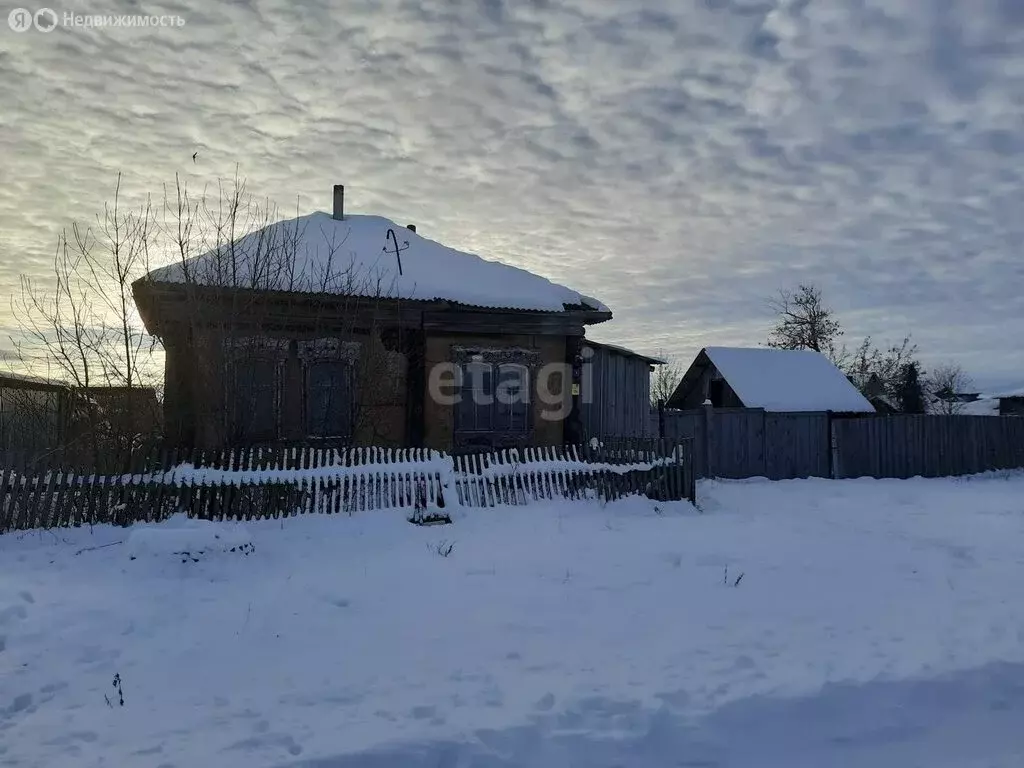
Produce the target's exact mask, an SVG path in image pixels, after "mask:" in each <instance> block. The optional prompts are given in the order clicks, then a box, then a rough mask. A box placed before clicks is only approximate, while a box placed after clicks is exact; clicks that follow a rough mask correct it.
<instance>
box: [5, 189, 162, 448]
mask: <svg viewBox="0 0 1024 768" xmlns="http://www.w3.org/2000/svg"><path fill="white" fill-rule="evenodd" d="M120 189H121V177H120V175H118V179H117V184H116V186H115V189H114V197H113V202H112V203H111V204H110V205H108V206H105V208H104V211H103V213H102V215H99V216H97V217H96V222H95V224H94V225H93V226H85V225H82V224H79V223H75V224H73V225H72V227H71V230H70V232H69V231H68V230H64V231H62V232H61V234H60V235H59V237H58V241H57V248H56V251H55V254H54V259H53V271H52V275H51V280H50V281H41V280H36V279H32V278H29V277H26V276H23V277H22V280H21V292H20V294H19V295H18V296H16V297H15V298H14V300H13V302H12V303H13V307H14V312H15V316H16V317H17V319H18V322H19V325H20V329H19V330H20V335H19V337H18V338H17V339H12V342H13V343H14V346H15V349H16V351H17V358H18V361H17V363H18V367H19V368H21V369H22V370H26V371H28V372H29V373H31V374H35V375H36V376H39V377H41V378H45V379H47V380H51V381H57V382H61V383H63V384H65V385H67V391H66V398H65V403H64V405H63V406H62V407H61V411H62V417H63V421H64V423H63V425H62V428H61V430H60V432H61V434H62V436H63V440H62V442H64V443H65V445H64V446H63V447H69V446H68V444H69V443H72V444H74V446H73V447H76V448H78V449H79V452H80V454H82V455H84V454H85V453H90V454H91V458H92V459H93V460H94V461H98V460H99V459H100V457H101V456H103V457H107V458H110V459H111V460H112V461H117V460H119V459H120V458H122V457H123V456H124V453H125V452H126V451H130V450H131V446H132V443H133V442H134V441H135V439H136V437H137V432H138V431H139V430H140V429H142V428H144V426H147V425H148V426H155V424H156V423H157V421H158V414H157V413H156V407H157V402H156V397H155V391H156V390H155V384H156V382H157V381H158V376H159V372H158V366H157V365H156V363H155V361H153V359H152V358H153V356H154V353H155V347H154V346H153V344H152V341H151V340H150V339H148V337H147V336H146V334H145V330H144V329H143V328H142V326H141V322H140V320H139V317H138V315H137V313H136V311H135V305H134V302H133V301H132V296H131V285H132V281H133V280H135V279H136V278H138V277H140V276H141V275H143V274H145V271H146V269H147V266H148V258H149V249H150V244H151V238H152V232H151V227H152V222H153V218H152V212H151V210H150V207H149V204H148V202H145V203H143V204H142V205H141V206H140V207H139V208H138V209H134V210H128V211H125V210H124V209H123V207H122V206H121V203H120ZM115 393H116V396H114V395H115ZM147 393H149V394H152V395H154V396H153V397H152V398H151V399H150V398H147V396H146V395H147ZM150 400H151V401H150ZM143 411H145V412H143ZM83 444H85V445H86V446H87V448H88V451H84V450H83ZM54 447H57V446H54Z"/></svg>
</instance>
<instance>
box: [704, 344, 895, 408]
mask: <svg viewBox="0 0 1024 768" xmlns="http://www.w3.org/2000/svg"><path fill="white" fill-rule="evenodd" d="M704 352H705V353H706V354H707V356H708V358H709V359H710V360H711V362H712V363H713V364H714V366H715V368H717V369H718V372H719V373H721V374H722V378H724V379H725V380H726V381H727V382H728V384H729V386H730V387H731V388H732V390H733V391H734V392H735V393H736V395H737V396H738V397H739V398H740V400H742V401H743V404H744V405H745V406H746V407H747V408H763V409H764V410H766V411H781V412H786V411H788V412H792V411H836V412H842V413H874V412H875V409H874V408H873V407H872V406H871V403H869V402H868V401H867V399H866V398H865V397H864V395H862V394H861V393H860V392H859V391H858V390H857V388H856V387H855V386H853V384H851V383H850V380H849V379H847V378H846V375H845V374H844V373H843V372H842V371H840V370H839V369H838V368H836V366H835V365H834V364H833V363H832V362H831V361H830V360H829V359H828V358H827V357H825V356H824V355H823V354H821V353H820V352H814V351H813V350H804V349H799V350H791V349H771V348H764V347H755V348H740V347H707V348H705V349H704Z"/></svg>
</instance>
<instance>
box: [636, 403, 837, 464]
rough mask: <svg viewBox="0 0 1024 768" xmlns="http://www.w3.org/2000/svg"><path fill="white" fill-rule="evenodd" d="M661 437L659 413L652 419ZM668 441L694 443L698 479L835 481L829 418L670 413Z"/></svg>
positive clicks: (744, 411)
mask: <svg viewBox="0 0 1024 768" xmlns="http://www.w3.org/2000/svg"><path fill="white" fill-rule="evenodd" d="M652 419H654V420H655V424H654V426H653V429H654V432H655V434H657V431H658V429H659V426H660V425H659V424H658V421H657V419H658V414H657V413H656V412H655V413H654V414H653V415H652ZM662 423H663V425H664V430H665V438H666V439H691V440H693V454H694V471H695V472H696V473H697V476H698V477H728V478H744V477H768V478H770V479H772V480H785V479H790V478H797V477H830V476H831V464H830V455H829V446H830V438H829V415H828V414H827V413H767V412H765V411H763V410H760V409H753V408H714V409H712V408H707V409H705V408H700V409H697V410H692V411H665V412H664V414H663V422H662Z"/></svg>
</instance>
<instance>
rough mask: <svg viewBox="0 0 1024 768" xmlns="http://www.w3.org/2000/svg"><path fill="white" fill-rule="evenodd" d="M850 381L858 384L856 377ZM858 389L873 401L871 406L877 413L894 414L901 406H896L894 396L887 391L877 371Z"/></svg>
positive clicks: (869, 400)
mask: <svg viewBox="0 0 1024 768" xmlns="http://www.w3.org/2000/svg"><path fill="white" fill-rule="evenodd" d="M850 382H851V383H852V384H853V385H854V386H857V379H856V378H850ZM857 389H859V390H860V391H861V393H862V394H863V395H864V397H865V398H867V401H868V402H869V403H871V407H872V408H874V409H875V412H876V413H884V414H894V413H898V412H899V408H897V407H896V404H895V403H894V402H893V401H892V398H890V397H889V395H888V393H887V392H886V391H885V383H884V382H883V381H882V379H881V378H880V377H879V376H878V374H877V373H872V374H871V375H870V376H869V377H868V379H867V381H865V382H864V385H863V386H858V387H857Z"/></svg>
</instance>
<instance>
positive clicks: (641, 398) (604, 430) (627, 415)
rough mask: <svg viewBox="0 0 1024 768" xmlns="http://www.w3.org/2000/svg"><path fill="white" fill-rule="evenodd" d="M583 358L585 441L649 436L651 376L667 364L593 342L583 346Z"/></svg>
mask: <svg viewBox="0 0 1024 768" xmlns="http://www.w3.org/2000/svg"><path fill="white" fill-rule="evenodd" d="M583 358H584V368H583V385H582V391H581V395H582V397H581V402H580V417H581V420H582V423H583V424H582V426H583V437H585V438H587V439H589V438H591V437H613V436H614V437H645V436H647V430H648V426H649V423H650V410H651V373H652V372H653V370H654V366H656V365H663V364H664V362H665V361H664V360H659V359H658V358H656V357H650V356H649V355H643V354H640V353H639V352H634V351H633V350H631V349H626V348H625V347H620V346H617V345H615V344H602V343H599V342H596V341H592V340H590V339H585V340H584V342H583Z"/></svg>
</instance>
